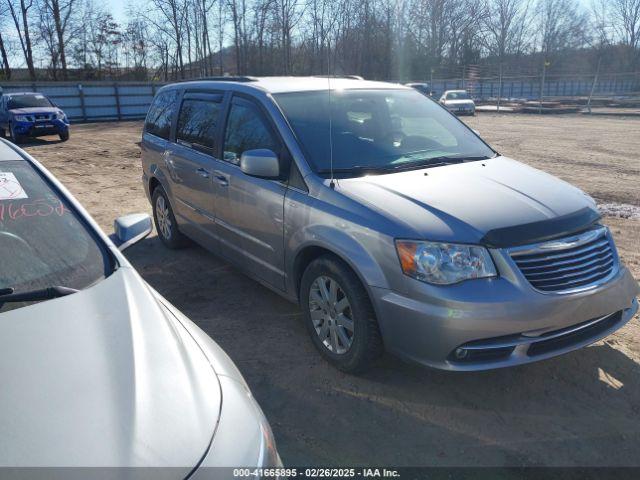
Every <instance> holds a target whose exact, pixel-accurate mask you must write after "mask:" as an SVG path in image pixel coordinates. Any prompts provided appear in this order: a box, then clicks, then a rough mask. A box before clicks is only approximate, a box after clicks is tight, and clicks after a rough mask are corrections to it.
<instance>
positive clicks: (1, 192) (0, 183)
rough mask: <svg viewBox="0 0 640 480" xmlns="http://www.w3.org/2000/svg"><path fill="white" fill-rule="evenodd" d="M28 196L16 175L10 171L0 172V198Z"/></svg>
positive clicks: (10, 198)
mask: <svg viewBox="0 0 640 480" xmlns="http://www.w3.org/2000/svg"><path fill="white" fill-rule="evenodd" d="M21 198H29V197H28V196H27V194H26V192H25V191H24V189H23V188H22V185H20V182H19V181H18V179H17V178H16V176H15V175H14V174H13V173H11V172H0V200H18V199H21Z"/></svg>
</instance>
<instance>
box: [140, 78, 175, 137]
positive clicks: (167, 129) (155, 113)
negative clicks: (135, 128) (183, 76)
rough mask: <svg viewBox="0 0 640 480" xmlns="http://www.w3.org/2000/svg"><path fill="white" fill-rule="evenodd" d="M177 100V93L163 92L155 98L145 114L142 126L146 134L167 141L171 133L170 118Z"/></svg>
mask: <svg viewBox="0 0 640 480" xmlns="http://www.w3.org/2000/svg"><path fill="white" fill-rule="evenodd" d="M177 98H178V92H177V91H175V90H174V91H169V92H163V93H161V94H159V95H158V96H156V98H155V99H154V100H153V103H152V104H151V107H150V108H149V113H147V120H146V121H145V124H144V129H145V131H146V132H148V133H151V134H153V135H155V136H157V137H160V138H164V139H166V140H168V139H169V135H170V133H171V118H172V116H173V111H174V108H175V104H176V100H177Z"/></svg>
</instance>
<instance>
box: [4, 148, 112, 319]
mask: <svg viewBox="0 0 640 480" xmlns="http://www.w3.org/2000/svg"><path fill="white" fill-rule="evenodd" d="M0 252H2V261H1V262H0V292H2V293H3V294H4V295H7V294H8V293H23V292H30V291H33V290H38V289H46V288H50V287H64V288H67V289H76V290H80V289H83V288H86V287H88V286H90V285H92V284H94V283H96V282H97V281H99V280H101V279H103V278H105V277H106V276H107V275H108V274H109V273H110V271H111V268H112V267H111V261H110V257H109V256H108V254H107V252H106V251H105V248H104V247H102V246H101V245H100V244H99V243H98V241H97V240H96V239H95V238H94V236H93V235H92V234H91V233H90V230H88V229H87V227H86V226H85V225H84V224H83V223H82V221H81V220H80V218H79V217H78V215H77V214H76V213H75V211H74V210H73V208H72V206H71V205H70V204H69V203H68V202H67V201H66V200H65V199H64V198H63V197H61V196H60V195H59V194H58V193H57V192H56V191H54V190H53V189H52V188H51V187H50V186H49V184H48V183H47V182H45V180H44V179H43V178H42V177H41V176H40V175H39V174H38V172H37V171H36V170H35V169H34V168H33V167H32V166H31V165H30V164H29V163H27V162H25V161H10V162H0ZM20 306H24V304H17V303H14V302H4V303H3V302H2V297H1V296H0V312H3V311H6V310H9V309H13V308H17V307H20Z"/></svg>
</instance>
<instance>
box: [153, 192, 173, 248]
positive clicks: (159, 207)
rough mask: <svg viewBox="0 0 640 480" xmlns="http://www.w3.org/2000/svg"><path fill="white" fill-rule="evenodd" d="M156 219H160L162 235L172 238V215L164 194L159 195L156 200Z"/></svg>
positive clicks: (159, 225)
mask: <svg viewBox="0 0 640 480" xmlns="http://www.w3.org/2000/svg"><path fill="white" fill-rule="evenodd" d="M156 220H157V221H158V229H159V230H160V233H161V234H162V236H163V237H164V238H165V239H166V240H169V239H171V228H172V226H173V225H172V223H171V215H170V213H169V205H168V204H167V202H166V200H165V199H164V197H163V196H162V195H160V196H158V199H157V200H156Z"/></svg>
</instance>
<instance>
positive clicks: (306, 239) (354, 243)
mask: <svg viewBox="0 0 640 480" xmlns="http://www.w3.org/2000/svg"><path fill="white" fill-rule="evenodd" d="M380 237H382V236H381V235H380V234H379V233H377V232H374V231H366V232H365V231H362V230H360V229H359V230H355V231H350V230H349V229H348V228H347V229H340V228H337V227H333V226H328V225H309V226H307V227H305V228H303V229H300V230H298V231H297V232H296V233H295V234H294V235H292V236H291V237H290V238H289V241H288V246H287V251H289V252H292V255H291V258H292V259H293V261H291V262H289V265H288V272H287V276H288V278H292V279H294V278H296V268H297V262H296V259H298V258H299V257H300V255H301V254H302V253H303V252H304V251H305V250H306V249H308V248H313V247H315V248H322V249H324V250H327V251H329V252H331V253H333V254H335V255H336V256H338V257H339V258H340V259H342V260H343V261H344V262H345V263H346V264H348V265H349V266H350V267H351V269H352V270H353V271H354V272H355V273H356V274H357V275H358V277H360V280H361V281H362V283H363V285H364V286H365V288H367V289H368V288H369V287H380V288H389V281H388V279H387V278H386V276H385V274H384V272H383V270H382V268H381V266H380V264H379V262H378V261H377V260H376V259H375V258H374V257H373V256H372V255H371V254H370V253H369V251H368V250H367V249H366V248H365V247H364V245H366V244H369V245H370V244H372V243H380V242H381V241H384V240H383V239H382V238H380ZM295 288H296V289H297V285H296V286H295Z"/></svg>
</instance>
